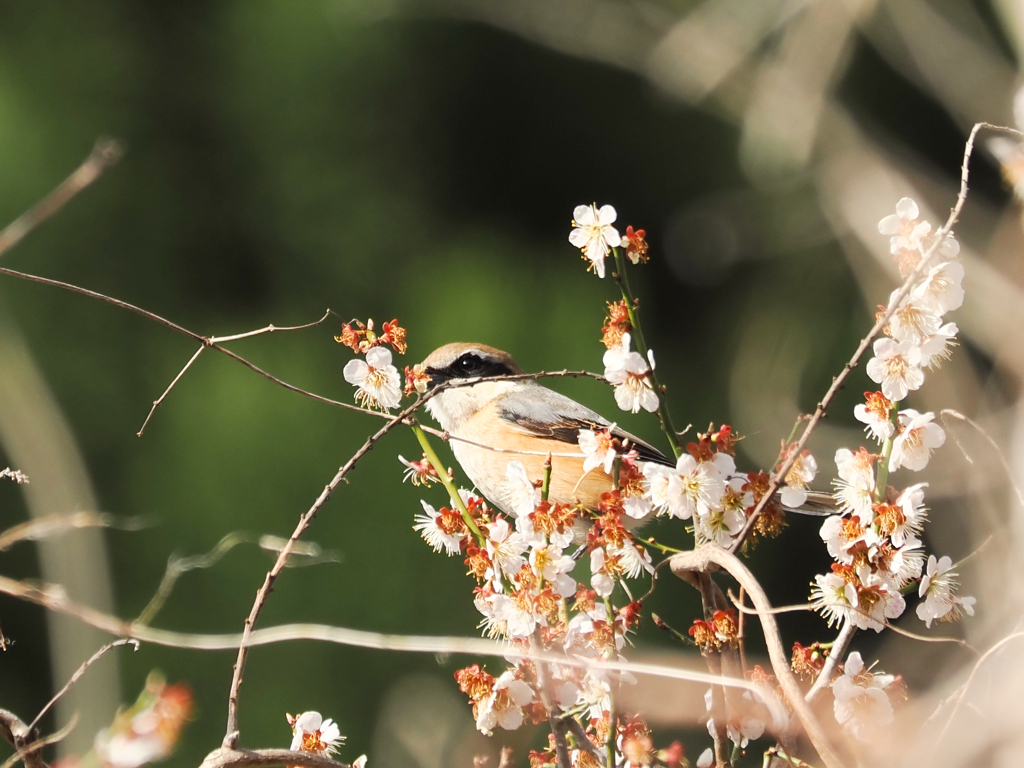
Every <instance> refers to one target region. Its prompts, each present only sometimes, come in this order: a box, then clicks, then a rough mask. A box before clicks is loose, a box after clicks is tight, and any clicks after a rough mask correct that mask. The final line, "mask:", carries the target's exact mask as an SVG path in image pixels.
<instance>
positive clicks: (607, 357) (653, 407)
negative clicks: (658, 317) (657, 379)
mask: <svg viewBox="0 0 1024 768" xmlns="http://www.w3.org/2000/svg"><path fill="white" fill-rule="evenodd" d="M631 341H632V336H630V334H628V333H624V334H623V335H622V340H621V341H620V342H619V344H617V345H616V346H614V347H612V348H611V349H609V350H608V351H607V352H605V353H604V377H605V378H606V379H607V380H608V383H609V384H611V385H612V386H614V387H615V404H616V405H618V406H619V408H621V409H622V410H624V411H629V412H630V413H637V412H638V411H639V410H640V409H641V408H643V409H644V410H645V411H648V412H649V413H654V412H655V411H657V410H658V394H657V393H656V392H655V391H654V387H653V385H652V384H651V377H650V375H649V373H648V372H649V371H651V370H653V369H654V354H653V353H648V357H649V358H650V364H651V365H650V368H648V367H647V363H648V361H647V360H644V358H643V356H642V355H641V354H640V353H639V352H634V351H632V350H630V348H629V345H630V342H631Z"/></svg>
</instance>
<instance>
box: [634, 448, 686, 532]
mask: <svg viewBox="0 0 1024 768" xmlns="http://www.w3.org/2000/svg"><path fill="white" fill-rule="evenodd" d="M643 473H644V489H645V491H644V498H645V499H648V500H649V501H650V502H651V505H652V506H653V507H654V509H656V510H657V511H658V512H667V513H668V514H669V515H671V516H672V517H678V518H681V519H683V520H687V519H689V518H690V516H691V514H692V513H690V512H688V511H686V510H684V509H683V480H682V478H681V477H679V473H678V472H676V471H675V470H673V469H672V467H666V466H664V465H662V464H655V463H654V462H647V463H645V464H644V465H643Z"/></svg>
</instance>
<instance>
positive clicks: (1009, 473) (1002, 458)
mask: <svg viewBox="0 0 1024 768" xmlns="http://www.w3.org/2000/svg"><path fill="white" fill-rule="evenodd" d="M947 416H951V417H953V418H954V419H960V421H964V422H966V423H968V424H970V425H971V426H972V427H974V428H975V429H976V430H978V432H979V433H980V434H981V436H982V437H984V438H985V440H986V441H987V442H988V444H989V445H991V446H992V449H993V450H994V451H995V452H996V456H998V457H999V463H1000V464H1001V465H1002V467H1003V471H1004V472H1005V473H1006V481H1007V482H1008V483H1009V484H1010V487H1011V488H1013V492H1014V494H1015V495H1016V496H1017V503H1018V504H1020V505H1021V507H1024V493H1022V492H1021V489H1020V488H1019V487H1018V486H1017V483H1016V482H1014V479H1013V469H1012V468H1011V467H1010V462H1009V461H1007V460H1006V455H1005V454H1004V453H1003V449H1002V448H1000V447H999V443H997V442H996V441H995V438H993V437H992V435H990V434H989V433H988V432H987V431H985V428H984V427H982V426H981V424H979V423H978V422H976V421H975V420H974V419H972V418H970V417H968V416H964V415H963V414H962V413H960V411H954V410H953V409H952V408H943V409H942V410H941V411H940V412H939V418H941V419H942V423H943V424H945V425H946V429H949V423H948V422H947V421H946V417H947ZM950 432H952V430H950ZM953 440H955V441H956V444H957V447H958V448H959V449H960V452H961V453H962V454H963V455H964V458H965V459H967V461H968V463H970V464H973V463H974V459H972V458H971V456H970V454H969V453H967V449H966V448H964V447H963V445H961V444H960V440H959V439H958V438H957V436H956V433H955V432H953Z"/></svg>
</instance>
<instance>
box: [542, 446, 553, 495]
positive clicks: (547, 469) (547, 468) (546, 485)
mask: <svg viewBox="0 0 1024 768" xmlns="http://www.w3.org/2000/svg"><path fill="white" fill-rule="evenodd" d="M550 491H551V454H550V453H549V454H548V457H547V458H546V459H545V460H544V482H543V483H542V484H541V486H540V497H541V499H543V500H544V501H547V500H548V493H549V492H550Z"/></svg>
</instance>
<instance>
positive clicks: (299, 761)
mask: <svg viewBox="0 0 1024 768" xmlns="http://www.w3.org/2000/svg"><path fill="white" fill-rule="evenodd" d="M274 765H284V766H300V767H301V768H351V766H350V765H349V764H347V763H339V762H337V761H335V760H331V759H330V758H329V757H321V756H320V755H317V754H314V753H313V752H292V751H291V750H290V749H225V748H224V747H221V748H220V749H215V750H213V752H211V753H210V754H208V755H207V756H206V757H205V758H203V762H202V764H201V765H200V766H199V768H270V766H274Z"/></svg>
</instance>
